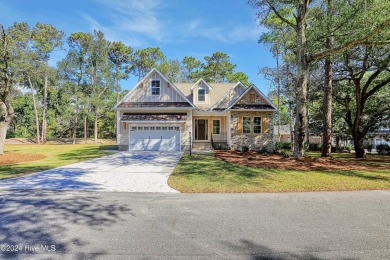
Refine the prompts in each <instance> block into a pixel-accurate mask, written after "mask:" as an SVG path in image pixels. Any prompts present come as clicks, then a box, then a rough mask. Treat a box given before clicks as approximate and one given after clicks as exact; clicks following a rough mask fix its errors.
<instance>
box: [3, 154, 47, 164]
mask: <svg viewBox="0 0 390 260" xmlns="http://www.w3.org/2000/svg"><path fill="white" fill-rule="evenodd" d="M46 157H47V156H46V155H44V154H32V153H12V152H8V153H5V154H3V155H0V165H7V164H17V163H24V162H31V161H36V160H41V159H44V158H46Z"/></svg>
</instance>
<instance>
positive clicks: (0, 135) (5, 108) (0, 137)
mask: <svg viewBox="0 0 390 260" xmlns="http://www.w3.org/2000/svg"><path fill="white" fill-rule="evenodd" d="M0 115H1V116H0V155H3V154H4V145H5V138H6V136H7V130H8V127H9V124H10V123H11V121H12V118H13V117H14V110H13V108H12V106H11V104H10V103H8V102H7V103H4V102H2V101H0Z"/></svg>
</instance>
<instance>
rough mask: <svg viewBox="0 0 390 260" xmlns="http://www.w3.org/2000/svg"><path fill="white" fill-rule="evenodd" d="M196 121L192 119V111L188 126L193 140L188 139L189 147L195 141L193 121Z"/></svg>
mask: <svg viewBox="0 0 390 260" xmlns="http://www.w3.org/2000/svg"><path fill="white" fill-rule="evenodd" d="M193 120H194V119H193V118H192V109H191V110H190V115H189V120H187V122H189V124H188V128H189V132H190V133H191V138H192V140H190V139H188V145H191V142H192V141H193V140H194V131H193V128H192V121H193Z"/></svg>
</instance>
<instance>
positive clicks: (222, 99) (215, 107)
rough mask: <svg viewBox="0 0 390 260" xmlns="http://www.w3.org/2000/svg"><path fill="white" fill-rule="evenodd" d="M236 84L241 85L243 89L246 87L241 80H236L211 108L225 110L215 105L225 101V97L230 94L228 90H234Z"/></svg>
mask: <svg viewBox="0 0 390 260" xmlns="http://www.w3.org/2000/svg"><path fill="white" fill-rule="evenodd" d="M237 86H242V87H243V88H244V89H246V88H247V87H246V86H245V85H244V83H242V82H241V81H239V82H237V83H236V84H235V85H234V86H233V87H232V88H230V89H229V91H228V92H227V93H226V94H225V95H224V96H223V97H221V98H220V99H219V100H218V101H217V102H216V103H215V104H214V105H213V106H212V107H211V109H212V110H225V109H226V107H225V108H219V107H217V106H218V105H219V104H220V103H221V102H223V101H225V99H226V98H228V96H229V95H230V92H231V91H232V90H234V89H235V88H236V87H237Z"/></svg>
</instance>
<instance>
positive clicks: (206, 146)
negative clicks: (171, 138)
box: [192, 142, 213, 150]
mask: <svg viewBox="0 0 390 260" xmlns="http://www.w3.org/2000/svg"><path fill="white" fill-rule="evenodd" d="M192 149H193V150H213V146H212V145H211V143H208V142H202V143H198V142H196V143H192Z"/></svg>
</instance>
